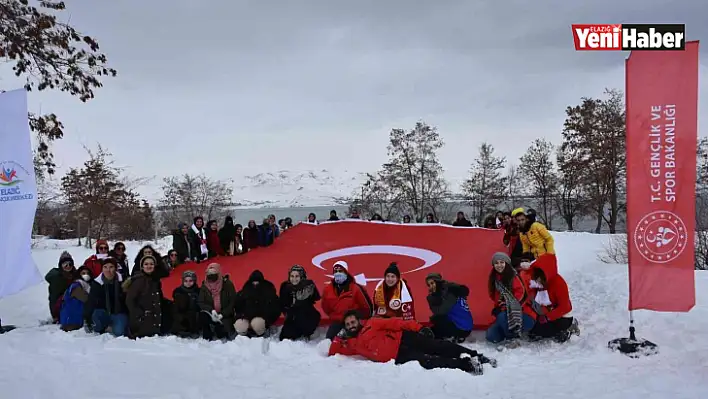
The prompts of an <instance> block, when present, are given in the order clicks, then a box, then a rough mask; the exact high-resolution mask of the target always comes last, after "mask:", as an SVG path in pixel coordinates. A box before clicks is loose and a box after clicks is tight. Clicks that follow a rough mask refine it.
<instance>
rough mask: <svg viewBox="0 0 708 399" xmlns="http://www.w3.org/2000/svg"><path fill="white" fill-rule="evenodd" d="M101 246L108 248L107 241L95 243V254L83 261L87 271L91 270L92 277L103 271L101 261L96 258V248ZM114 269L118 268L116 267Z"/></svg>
mask: <svg viewBox="0 0 708 399" xmlns="http://www.w3.org/2000/svg"><path fill="white" fill-rule="evenodd" d="M101 245H105V246H108V241H106V240H97V241H96V253H95V254H93V255H91V256H89V257H88V258H86V260H85V261H84V266H86V267H88V268H89V270H91V275H92V276H98V275H99V274H101V272H102V271H103V266H102V265H101V259H99V257H98V247H100V246H101ZM106 257H108V254H106ZM116 268H118V265H116Z"/></svg>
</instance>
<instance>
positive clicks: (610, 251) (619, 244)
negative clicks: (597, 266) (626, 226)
mask: <svg viewBox="0 0 708 399" xmlns="http://www.w3.org/2000/svg"><path fill="white" fill-rule="evenodd" d="M597 258H598V259H599V260H600V262H603V263H608V264H626V263H627V262H629V260H628V256H627V235H626V234H613V235H611V236H609V239H608V240H607V243H606V244H605V245H604V250H603V251H602V253H600V254H598V255H597Z"/></svg>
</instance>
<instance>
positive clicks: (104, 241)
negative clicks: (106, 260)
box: [96, 239, 108, 253]
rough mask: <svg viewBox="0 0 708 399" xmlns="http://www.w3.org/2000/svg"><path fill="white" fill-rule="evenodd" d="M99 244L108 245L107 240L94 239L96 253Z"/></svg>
mask: <svg viewBox="0 0 708 399" xmlns="http://www.w3.org/2000/svg"><path fill="white" fill-rule="evenodd" d="M100 246H104V247H108V241H106V240H103V239H101V240H97V241H96V253H98V247H100Z"/></svg>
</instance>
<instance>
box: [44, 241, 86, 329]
mask: <svg viewBox="0 0 708 399" xmlns="http://www.w3.org/2000/svg"><path fill="white" fill-rule="evenodd" d="M89 270H90V269H89ZM78 277H79V276H78V273H77V272H76V268H75V267H74V258H72V257H71V254H69V253H68V252H67V251H64V252H62V253H61V255H59V263H58V265H57V267H55V268H52V269H50V270H49V271H48V272H47V274H46V275H45V276H44V280H45V281H46V282H47V283H49V288H48V289H49V313H50V314H51V315H52V321H53V322H54V323H59V312H60V310H61V306H62V300H63V299H64V293H65V292H66V289H67V288H69V286H70V285H71V284H72V283H73V282H74V281H76V279H77V278H78Z"/></svg>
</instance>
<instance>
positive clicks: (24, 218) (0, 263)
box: [0, 89, 42, 298]
mask: <svg viewBox="0 0 708 399" xmlns="http://www.w3.org/2000/svg"><path fill="white" fill-rule="evenodd" d="M0 137H1V138H2V144H0V221H2V229H0V276H2V278H0V298H3V297H6V296H9V295H12V294H15V293H17V292H20V291H22V290H24V289H25V288H27V287H30V286H32V285H35V284H37V283H39V282H40V281H42V276H41V275H40V274H39V271H38V270H37V266H36V265H35V264H34V260H32V225H33V224H34V215H35V211H36V210H37V181H36V178H35V175H34V162H33V154H32V142H31V141H30V131H29V123H28V121H27V92H26V91H25V90H24V89H21V90H13V91H7V92H4V93H0Z"/></svg>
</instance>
